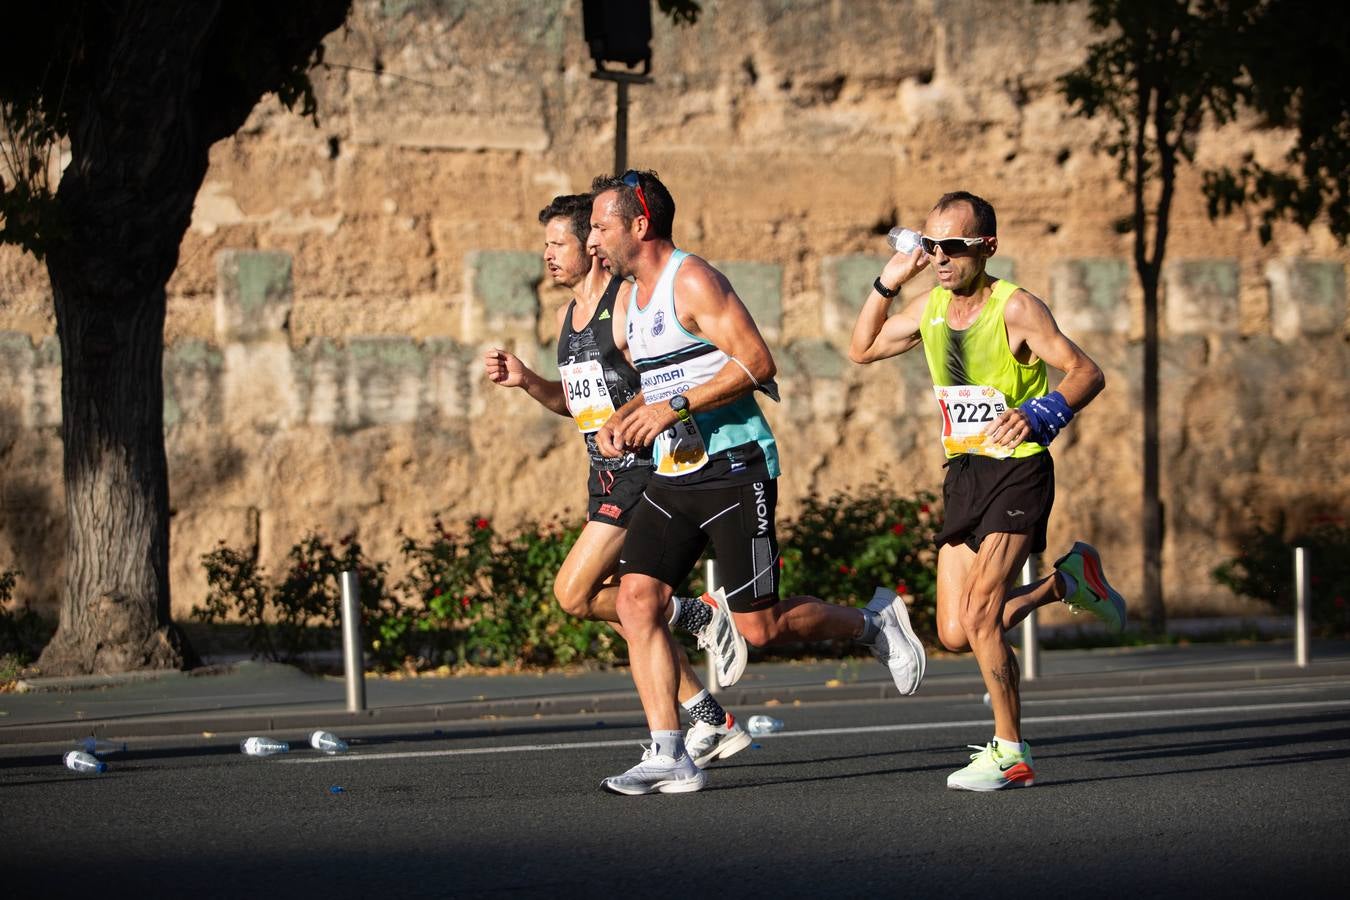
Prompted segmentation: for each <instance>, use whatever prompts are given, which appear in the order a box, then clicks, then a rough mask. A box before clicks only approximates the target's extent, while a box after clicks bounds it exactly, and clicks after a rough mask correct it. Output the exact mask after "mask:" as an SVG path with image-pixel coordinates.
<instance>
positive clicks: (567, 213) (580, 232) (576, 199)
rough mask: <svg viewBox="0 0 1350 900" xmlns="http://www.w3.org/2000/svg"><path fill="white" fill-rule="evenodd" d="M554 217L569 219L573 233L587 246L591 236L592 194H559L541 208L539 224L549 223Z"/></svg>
mask: <svg viewBox="0 0 1350 900" xmlns="http://www.w3.org/2000/svg"><path fill="white" fill-rule="evenodd" d="M554 219H567V220H568V221H569V222H571V224H572V233H573V234H575V235H576V236H577V240H579V241H581V246H583V247H584V246H586V239H587V238H589V237H590V236H591V195H590V194H559V195H558V196H557V197H554V198H553V202H552V203H550V204H549V205H548V206H545V207H544V208H543V209H541V210H539V224H540V225H547V224H548V223H549V222H552V221H553V220H554Z"/></svg>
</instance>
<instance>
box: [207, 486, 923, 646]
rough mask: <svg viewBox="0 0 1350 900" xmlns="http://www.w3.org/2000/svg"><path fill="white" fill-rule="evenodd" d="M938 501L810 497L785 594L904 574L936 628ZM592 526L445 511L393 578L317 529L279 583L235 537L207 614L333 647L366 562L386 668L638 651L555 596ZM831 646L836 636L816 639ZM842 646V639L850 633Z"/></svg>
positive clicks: (794, 539)
mask: <svg viewBox="0 0 1350 900" xmlns="http://www.w3.org/2000/svg"><path fill="white" fill-rule="evenodd" d="M931 502H932V497H931V496H929V495H926V494H925V495H921V496H919V497H918V498H915V499H907V498H902V497H899V496H897V495H896V494H895V493H894V492H892V491H890V490H889V489H887V488H885V487H882V486H880V485H877V486H873V487H870V488H866V489H864V490H863V491H862V492H860V493H858V494H855V495H845V494H842V493H841V494H835V495H834V496H832V497H830V498H829V499H828V500H822V499H820V498H819V497H815V496H812V497H809V498H807V500H806V501H805V503H804V505H803V508H802V512H801V514H800V515H799V516H797V517H796V518H795V519H791V520H786V521H784V522H782V523H780V535H781V537H782V541H781V543H782V547H783V551H782V557H783V558H782V560H781V562H780V566H781V568H782V573H781V574H782V593H783V595H784V596H793V595H798V594H810V595H813V596H817V597H821V598H822V599H825V600H829V601H831V602H836V603H845V604H852V605H862V604H864V603H866V602H867V601H868V600H869V599H871V596H872V591H873V590H874V589H875V587H876V586H878V585H884V586H888V587H893V588H895V589H896V590H897V591H898V592H900V593H902V594H909V595H912V596H913V597H914V598H915V600H914V604H913V606H912V607H911V615H912V617H913V619H914V621H915V624H916V627H918V628H920V629H926V630H928V631H930V632H931V630H932V626H933V606H934V602H935V598H936V587H935V576H934V571H933V567H934V564H935V558H936V555H935V551H934V548H933V543H932V541H933V524H934V522H933V516H932V514H931V513H930V511H929V505H930V503H931ZM581 529H582V525H580V524H577V525H571V526H559V525H539V524H537V523H527V524H526V525H524V526H523V527H521V528H520V529H518V530H517V531H516V532H515V533H514V534H511V535H504V534H501V533H499V532H498V531H497V530H496V529H495V528H494V527H493V526H492V523H491V522H490V521H489V520H487V519H483V518H474V519H469V520H467V521H466V522H464V523H463V524H462V525H461V526H460V527H457V528H454V529H450V528H447V527H446V526H445V523H444V522H443V521H442V520H441V519H440V518H435V519H433V520H432V523H431V527H430V528H429V529H428V530H427V532H426V533H425V534H423V535H420V536H412V535H407V534H403V535H401V537H402V542H401V545H400V553H401V555H402V558H403V559H402V562H403V565H402V567H401V568H402V569H403V570H405V571H406V573H407V574H406V575H404V576H403V577H402V579H400V580H399V582H398V583H397V584H395V585H393V586H392V587H391V586H389V585H387V584H386V580H385V579H386V572H387V570H388V565H387V564H386V563H383V562H380V563H372V562H370V561H368V560H366V559H365V558H364V556H363V554H362V551H361V547H360V544H358V543H357V542H356V541H355V540H354V539H352V538H351V537H350V536H349V537H346V538H343V539H342V540H341V541H340V542H339V548H340V549H339V548H334V547H333V545H331V544H330V543H328V542H327V541H325V540H323V539H322V538H321V537H319V536H317V535H310V536H308V537H306V538H305V539H304V540H303V541H302V542H301V543H299V544H297V545H296V546H295V547H293V548H292V549H291V551H290V554H289V556H288V562H287V566H286V569H285V572H284V574H283V576H282V578H281V579H280V580H279V581H278V582H277V583H275V584H272V583H269V581H268V579H267V578H266V577H265V574H264V573H263V572H262V570H261V569H260V568H259V567H258V566H257V565H256V562H255V561H254V560H253V558H252V556H251V554H249V553H246V552H243V551H239V550H234V549H231V548H229V547H226V546H224V545H222V546H220V547H219V548H217V549H216V550H214V551H213V552H211V553H208V554H206V555H205V556H203V557H202V561H203V564H204V565H205V566H206V570H207V581H208V583H209V585H210V591H209V593H208V595H207V598H206V603H205V605H204V606H201V607H198V608H195V609H194V610H193V616H194V617H195V618H197V619H199V620H201V621H204V622H221V621H225V620H226V619H228V618H230V617H232V616H233V617H236V618H238V619H242V620H243V622H244V623H245V625H246V628H247V634H248V645H249V647H250V649H252V650H253V652H254V653H255V654H256V655H259V656H264V657H266V658H269V659H274V660H279V661H288V662H289V661H295V660H296V659H297V658H299V657H300V656H301V655H302V654H304V653H306V652H309V651H313V650H320V649H325V648H327V647H330V646H332V644H333V642H334V639H335V629H336V628H337V627H338V625H339V617H338V616H339V605H340V598H339V595H338V586H337V585H338V575H339V573H341V572H342V571H344V570H347V569H356V570H357V571H358V573H359V574H360V579H361V604H362V610H363V623H362V624H363V632H362V633H363V636H364V640H365V642H366V650H367V652H368V653H369V654H370V656H371V658H372V660H373V661H374V664H375V665H376V667H378V668H383V669H398V668H403V669H411V670H416V669H423V668H428V667H437V666H451V667H454V666H466V665H472V666H505V665H512V666H514V665H526V666H548V665H566V664H571V663H577V662H583V661H590V662H598V663H612V662H615V661H617V660H619V659H622V658H623V657H624V656H625V655H626V649H625V647H624V645H623V643H622V642H621V641H619V640H618V639H617V636H616V635H615V633H614V631H613V630H612V629H611V628H610V627H609V626H608V625H607V624H605V623H603V622H589V621H584V620H579V619H575V618H573V617H571V616H569V615H568V614H566V613H565V612H563V610H562V608H561V607H560V606H559V604H558V602H557V601H556V600H555V598H554V596H553V580H554V577H555V576H556V575H557V572H558V570H559V569H560V568H561V567H562V564H563V561H564V560H565V559H566V558H567V554H568V553H569V552H570V551H571V549H572V545H573V544H574V543H576V540H577V537H578V535H580V533H581ZM703 580H704V569H703V567H702V566H699V567H697V568H696V569H695V571H694V572H693V573H691V575H690V578H689V579H688V580H687V581H686V583H685V584H684V585H681V586H680V589H679V591H678V592H679V593H680V594H681V595H682V596H697V595H698V594H700V593H701V592H702V591H703V589H704V585H703ZM842 643H847V642H842ZM686 644H687V645H690V646H692V641H687V642H686ZM826 646H831V645H829V644H823V645H820V647H817V648H813V652H822V650H821V648H823V647H826ZM833 646H834V652H838V651H839V649H840V647H841V646H842V644H836V645H833ZM849 649H852V645H851V644H850V645H849ZM800 652H801V650H800V648H797V649H795V650H794V649H787V650H779V651H776V653H777V655H784V654H787V655H792V654H794V653H796V654H800Z"/></svg>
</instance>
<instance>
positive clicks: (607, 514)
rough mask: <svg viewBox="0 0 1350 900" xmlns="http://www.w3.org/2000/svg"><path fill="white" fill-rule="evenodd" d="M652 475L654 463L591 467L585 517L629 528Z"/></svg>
mask: <svg viewBox="0 0 1350 900" xmlns="http://www.w3.org/2000/svg"><path fill="white" fill-rule="evenodd" d="M651 477H652V467H651V466H632V467H630V468H627V469H591V475H590V477H589V478H587V479H586V490H587V492H588V493H589V494H590V502H589V503H588V504H587V505H586V521H587V522H604V523H605V524H606V525H617V526H619V527H620V528H627V527H628V520H629V519H631V518H632V517H633V510H634V509H635V508H636V507H637V505H638V503H639V502H640V501H641V499H642V492H643V491H644V490H645V489H646V487H647V482H648V481H649V480H650V479H651Z"/></svg>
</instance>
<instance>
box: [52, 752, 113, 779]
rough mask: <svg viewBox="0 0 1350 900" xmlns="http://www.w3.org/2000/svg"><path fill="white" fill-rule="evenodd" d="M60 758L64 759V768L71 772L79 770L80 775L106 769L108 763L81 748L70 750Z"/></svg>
mask: <svg viewBox="0 0 1350 900" xmlns="http://www.w3.org/2000/svg"><path fill="white" fill-rule="evenodd" d="M62 759H63V760H64V761H65V764H66V768H67V769H69V770H70V771H72V772H79V773H80V774H81V775H98V774H99V773H101V772H106V771H108V764H107V763H105V762H104V761H103V760H101V759H99V758H98V757H97V756H94V755H93V754H90V753H85V752H84V751H83V750H72V751H70V752H69V753H67V754H66V755H65V756H64V757H62Z"/></svg>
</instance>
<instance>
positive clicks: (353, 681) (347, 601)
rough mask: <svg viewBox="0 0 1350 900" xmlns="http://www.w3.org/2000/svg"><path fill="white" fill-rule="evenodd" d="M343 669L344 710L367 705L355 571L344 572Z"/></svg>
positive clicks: (359, 605)
mask: <svg viewBox="0 0 1350 900" xmlns="http://www.w3.org/2000/svg"><path fill="white" fill-rule="evenodd" d="M339 583H340V585H341V587H342V668H343V672H344V675H345V680H346V682H347V712H360V711H361V710H363V709H365V708H366V667H365V662H364V660H363V659H362V658H361V585H360V583H359V582H358V581H357V578H356V573H355V572H352V571H347V572H343V573H342V575H341V576H340V581H339Z"/></svg>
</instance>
